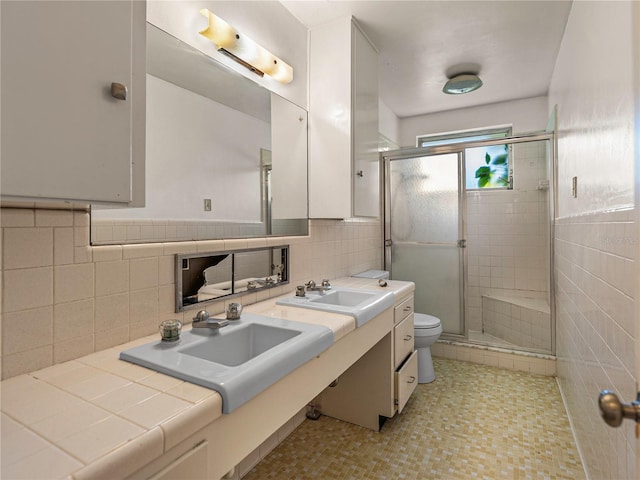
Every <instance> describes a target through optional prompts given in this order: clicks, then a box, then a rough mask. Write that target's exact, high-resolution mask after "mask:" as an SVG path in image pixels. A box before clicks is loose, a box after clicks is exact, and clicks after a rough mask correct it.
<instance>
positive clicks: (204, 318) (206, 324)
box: [191, 310, 229, 330]
mask: <svg viewBox="0 0 640 480" xmlns="http://www.w3.org/2000/svg"><path fill="white" fill-rule="evenodd" d="M227 325H229V321H228V320H223V319H220V318H210V317H209V312H207V311H206V310H200V311H199V312H198V313H197V314H196V316H195V317H193V323H192V324H191V328H210V329H213V330H218V329H220V328H222V327H226V326H227Z"/></svg>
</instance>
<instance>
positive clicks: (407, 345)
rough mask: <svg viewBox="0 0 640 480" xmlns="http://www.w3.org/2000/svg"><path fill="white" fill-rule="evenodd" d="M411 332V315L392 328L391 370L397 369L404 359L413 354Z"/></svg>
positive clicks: (412, 330)
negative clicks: (392, 361)
mask: <svg viewBox="0 0 640 480" xmlns="http://www.w3.org/2000/svg"><path fill="white" fill-rule="evenodd" d="M413 332H414V329H413V315H410V316H408V317H407V318H405V319H404V320H402V321H401V322H400V323H399V324H397V325H396V326H395V327H394V335H393V339H394V341H393V345H394V348H393V359H394V364H393V368H398V367H399V366H400V364H401V363H402V362H403V361H404V360H405V358H407V356H408V355H409V354H410V353H411V352H413V347H414V339H413Z"/></svg>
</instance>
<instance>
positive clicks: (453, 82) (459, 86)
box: [442, 73, 482, 95]
mask: <svg viewBox="0 0 640 480" xmlns="http://www.w3.org/2000/svg"><path fill="white" fill-rule="evenodd" d="M481 86H482V80H480V77H478V75H476V74H475V73H461V74H459V75H455V76H453V77H451V78H450V79H449V80H448V81H447V83H445V84H444V87H443V88H442V91H443V92H444V93H448V94H450V95H459V94H461V93H469V92H473V91H474V90H477V89H479V88H480V87H481Z"/></svg>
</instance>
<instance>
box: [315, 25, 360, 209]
mask: <svg viewBox="0 0 640 480" xmlns="http://www.w3.org/2000/svg"><path fill="white" fill-rule="evenodd" d="M351 29H352V24H351V19H350V18H343V19H338V20H336V21H334V22H330V23H328V24H324V25H320V26H319V27H317V28H314V29H312V30H311V31H310V32H309V217H310V218H349V217H351V215H352V212H351V201H352V199H351V197H352V192H351V171H352V167H353V166H352V163H351V152H352V136H351V135H352V132H351V131H352V120H351V119H352V103H353V102H352V100H351V87H352V79H351V77H350V75H351V62H352V59H351V57H352V55H351V35H352V33H351V31H352V30H351Z"/></svg>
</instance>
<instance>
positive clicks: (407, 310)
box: [402, 305, 411, 312]
mask: <svg viewBox="0 0 640 480" xmlns="http://www.w3.org/2000/svg"><path fill="white" fill-rule="evenodd" d="M402 310H403V311H405V312H410V311H411V306H410V305H407V306H406V307H404V308H403V309H402Z"/></svg>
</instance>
